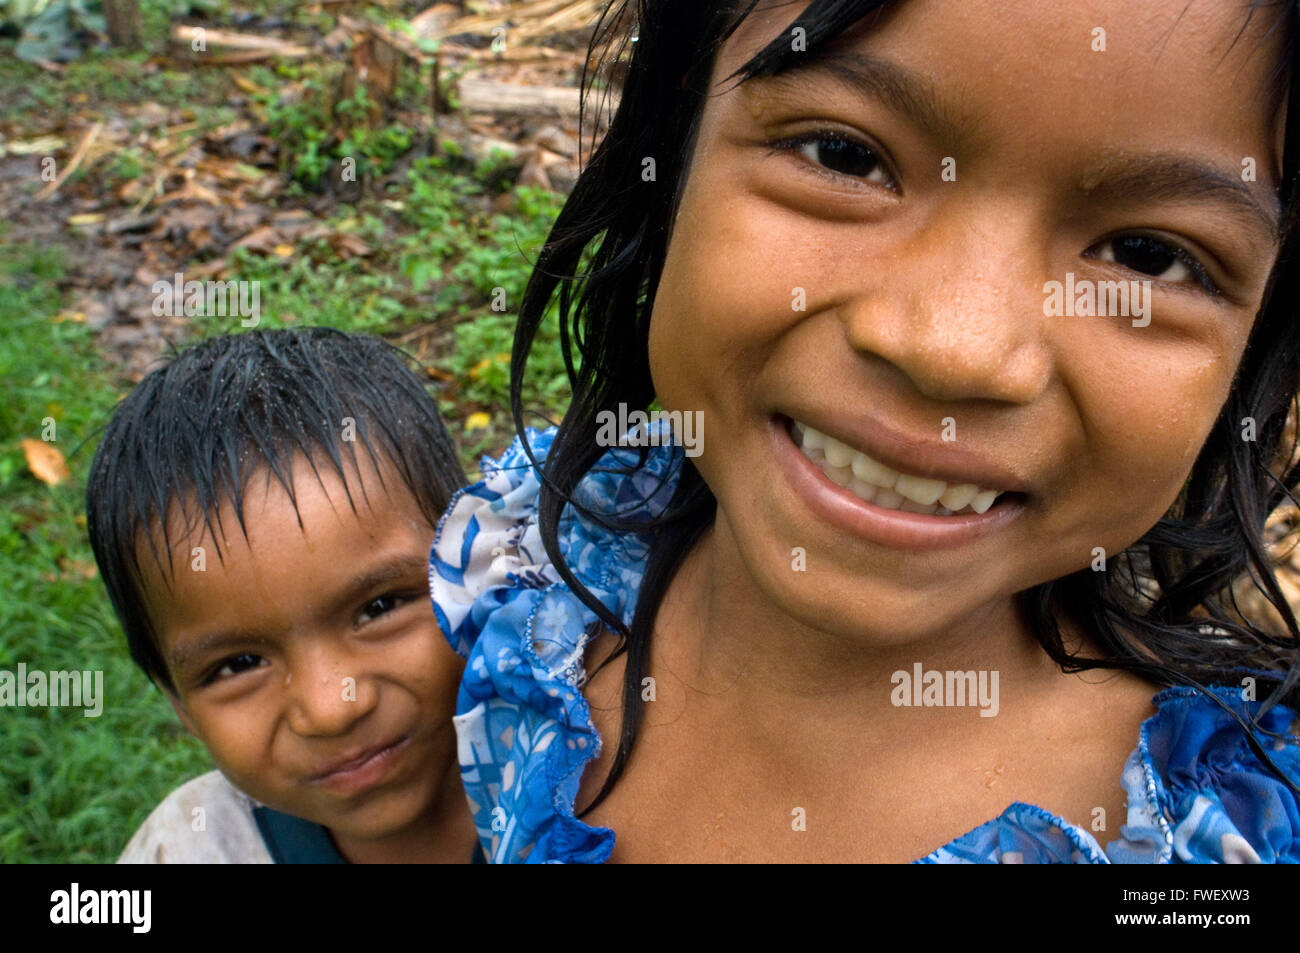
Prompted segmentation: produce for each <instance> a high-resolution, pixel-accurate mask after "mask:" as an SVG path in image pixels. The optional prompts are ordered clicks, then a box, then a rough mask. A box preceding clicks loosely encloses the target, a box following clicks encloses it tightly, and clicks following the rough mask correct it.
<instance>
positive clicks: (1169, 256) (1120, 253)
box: [1095, 235, 1219, 294]
mask: <svg viewBox="0 0 1300 953" xmlns="http://www.w3.org/2000/svg"><path fill="white" fill-rule="evenodd" d="M1095 247H1097V248H1100V249H1102V251H1101V252H1100V253H1099V254H1098V255H1097V256H1096V257H1097V258H1099V259H1100V260H1102V261H1113V262H1115V263H1116V264H1118V265H1122V266H1123V267H1125V268H1128V269H1130V270H1132V271H1136V272H1137V273H1138V274H1142V275H1150V276H1151V277H1152V278H1155V279H1156V280H1158V281H1163V282H1167V283H1168V284H1182V283H1183V282H1185V281H1187V280H1188V279H1195V280H1196V282H1197V283H1198V284H1199V285H1200V286H1201V287H1203V288H1204V289H1205V290H1206V291H1208V292H1210V294H1218V292H1219V289H1218V287H1217V286H1216V285H1215V284H1214V282H1213V281H1212V280H1211V278H1210V276H1209V273H1208V272H1206V270H1205V268H1204V267H1203V266H1202V265H1201V263H1200V262H1198V261H1197V260H1196V259H1195V258H1193V257H1192V256H1191V255H1189V254H1188V253H1187V252H1186V251H1184V250H1183V249H1181V248H1179V247H1177V246H1176V245H1171V244H1169V243H1168V242H1163V241H1161V240H1160V239H1158V238H1151V237H1150V236H1147V235H1126V236H1124V237H1123V238H1112V239H1110V240H1109V241H1105V242H1102V243H1100V244H1099V245H1097V246H1095Z"/></svg>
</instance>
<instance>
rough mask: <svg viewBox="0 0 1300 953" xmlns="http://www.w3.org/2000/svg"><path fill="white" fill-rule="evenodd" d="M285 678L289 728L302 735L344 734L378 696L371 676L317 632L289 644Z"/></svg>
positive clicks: (366, 712)
mask: <svg viewBox="0 0 1300 953" xmlns="http://www.w3.org/2000/svg"><path fill="white" fill-rule="evenodd" d="M285 678H286V683H285V686H284V689H285V698H286V711H287V718H288V722H289V727H290V728H291V729H292V730H293V731H294V732H295V733H296V734H299V735H302V736H303V737H318V736H320V737H326V736H336V735H342V734H345V733H346V732H347V731H348V730H349V729H350V728H351V727H352V726H353V725H354V724H355V723H356V722H358V721H360V720H361V719H362V718H364V717H365V716H366V715H368V714H369V713H370V712H371V711H373V710H374V708H375V705H376V703H377V701H378V694H379V693H378V689H377V687H376V686H375V684H374V681H373V680H372V679H371V678H369V677H367V676H366V675H365V674H364V673H363V672H362V671H361V670H360V667H359V666H358V665H356V664H354V663H353V661H352V656H351V654H350V653H349V652H347V651H346V650H345V649H344V648H343V647H342V646H340V645H337V644H336V643H335V642H333V641H332V640H330V639H328V638H325V637H323V636H322V637H317V636H307V637H306V638H305V639H304V640H303V643H302V644H301V645H299V646H296V647H295V651H294V653H293V656H292V659H291V664H290V666H289V670H288V673H287V674H286V677H285Z"/></svg>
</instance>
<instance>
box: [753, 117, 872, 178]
mask: <svg viewBox="0 0 1300 953" xmlns="http://www.w3.org/2000/svg"><path fill="white" fill-rule="evenodd" d="M770 145H771V147H772V151H771V152H770V153H768V154H769V155H773V154H775V153H777V152H798V153H799V154H800V155H801V156H803V157H804V158H805V159H807V160H808V161H809V162H811V163H812V164H813V165H815V166H817V167H819V168H820V169H825V170H826V171H827V172H830V173H832V177H842V178H850V179H862V180H863V181H867V182H875V183H876V184H878V185H883V186H885V187H886V188H888V189H891V190H896V188H895V185H894V181H893V179H892V178H890V176H889V173H888V171H887V170H886V169H885V164H884V162H882V161H881V159H880V157H879V156H878V155H877V154H876V152H875V151H874V150H873V149H871V148H870V147H868V146H865V145H863V144H862V143H860V142H858V141H856V140H854V139H850V138H849V137H848V136H845V135H842V134H841V133H838V132H834V131H829V130H828V131H825V132H812V133H805V134H804V135H801V136H793V137H791V138H789V139H782V140H781V141H779V142H773V143H770Z"/></svg>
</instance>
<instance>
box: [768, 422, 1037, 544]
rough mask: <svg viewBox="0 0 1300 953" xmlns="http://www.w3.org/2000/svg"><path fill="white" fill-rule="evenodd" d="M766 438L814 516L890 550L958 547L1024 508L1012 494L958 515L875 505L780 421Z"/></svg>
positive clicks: (1003, 523)
mask: <svg viewBox="0 0 1300 953" xmlns="http://www.w3.org/2000/svg"><path fill="white" fill-rule="evenodd" d="M770 437H771V445H772V451H773V454H774V455H775V457H776V459H777V460H778V461H779V465H780V467H781V470H782V471H783V472H784V473H785V477H786V479H787V480H788V481H789V483H790V486H791V487H792V488H793V490H794V493H795V495H796V496H797V497H798V498H799V499H800V500H802V501H803V502H804V503H805V504H806V505H807V506H808V508H809V509H810V510H812V512H813V513H814V514H815V515H816V516H817V517H818V518H819V519H822V520H824V521H825V522H827V523H830V524H831V525H833V526H837V527H839V528H840V529H842V530H844V531H845V532H848V533H852V534H853V535H854V536H859V537H861V538H862V539H866V540H869V541H871V542H873V543H879V544H880V545H882V546H888V547H890V548H891V549H901V550H907V551H911V552H917V551H922V550H935V549H952V548H955V547H958V546H963V545H966V544H968V543H971V542H974V541H975V540H977V539H980V538H982V537H984V536H987V535H989V534H990V533H994V532H997V531H998V530H1000V529H1003V528H1004V527H1006V526H1007V525H1008V524H1009V523H1010V522H1011V521H1012V520H1014V519H1016V518H1017V517H1018V516H1019V515H1020V513H1021V511H1022V510H1023V509H1024V505H1023V503H1022V502H1021V500H1019V499H1017V498H1012V499H1009V500H1001V499H1000V500H999V501H998V502H997V503H996V504H994V506H993V507H992V508H991V509H989V510H988V511H987V512H984V513H967V514H965V515H962V516H931V515H929V514H926V513H908V512H905V511H904V510H891V509H887V508H886V507H883V506H876V505H875V504H873V503H868V502H867V501H866V500H863V499H860V498H859V497H857V496H855V495H854V494H853V493H851V492H850V491H849V490H847V489H845V488H844V487H841V486H836V485H835V484H834V483H832V482H831V481H830V480H829V479H828V478H827V476H826V474H825V473H823V472H822V470H821V467H819V466H817V464H815V463H813V462H812V461H811V460H809V459H808V458H807V457H806V456H804V453H803V451H802V450H800V449H799V448H798V447H797V446H795V443H794V440H793V439H792V438H791V437H790V434H789V432H788V431H787V430H786V425H785V422H784V420H782V419H780V418H778V419H774V420H773V421H772V422H771V426H770Z"/></svg>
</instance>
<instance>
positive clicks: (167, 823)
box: [117, 771, 347, 864]
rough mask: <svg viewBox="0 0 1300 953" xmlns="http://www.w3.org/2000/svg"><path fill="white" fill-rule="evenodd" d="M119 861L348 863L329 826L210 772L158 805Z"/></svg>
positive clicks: (154, 862) (158, 862) (145, 862)
mask: <svg viewBox="0 0 1300 953" xmlns="http://www.w3.org/2000/svg"><path fill="white" fill-rule="evenodd" d="M117 862H118V863H119V864H344V863H347V861H346V860H345V859H344V857H343V855H342V854H340V853H339V851H338V848H337V847H335V846H334V841H333V840H332V839H331V838H330V835H329V831H328V830H326V829H325V828H324V827H322V826H321V825H320V824H313V823H312V822H311V821H305V820H303V819H302V818H300V817H293V816H292V815H289V814H284V813H282V812H280V811H276V810H273V809H272V808H269V807H267V806H266V805H264V804H259V803H258V802H257V801H254V800H253V799H252V798H250V797H249V796H248V795H246V794H244V792H242V791H240V790H239V789H238V788H236V787H235V786H234V785H233V784H231V783H230V782H229V781H227V780H226V777H225V775H223V774H222V773H221V772H220V771H209V772H208V773H207V774H205V775H202V776H201V777H197V778H195V779H194V780H192V781H188V782H186V783H185V784H183V785H181V786H180V787H179V788H177V789H176V790H175V791H173V792H172V793H171V794H169V795H167V797H166V798H164V799H163V802H162V803H161V804H159V805H158V806H157V807H156V808H154V810H153V813H151V814H150V815H149V817H148V818H146V819H145V822H144V823H143V824H141V825H140V829H139V830H138V831H136V832H135V836H134V837H132V838H131V842H130V843H129V844H127V845H126V849H125V850H124V851H122V856H121V857H119V858H118V859H117Z"/></svg>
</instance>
